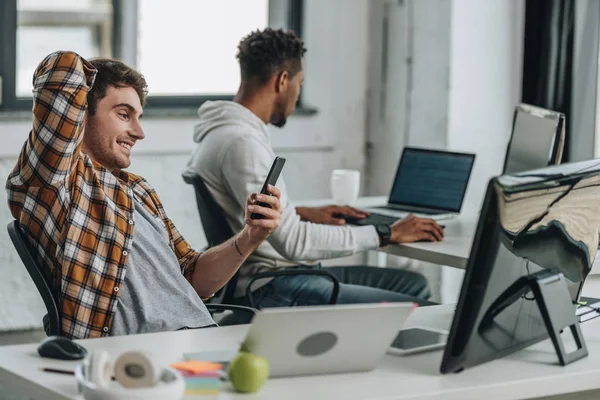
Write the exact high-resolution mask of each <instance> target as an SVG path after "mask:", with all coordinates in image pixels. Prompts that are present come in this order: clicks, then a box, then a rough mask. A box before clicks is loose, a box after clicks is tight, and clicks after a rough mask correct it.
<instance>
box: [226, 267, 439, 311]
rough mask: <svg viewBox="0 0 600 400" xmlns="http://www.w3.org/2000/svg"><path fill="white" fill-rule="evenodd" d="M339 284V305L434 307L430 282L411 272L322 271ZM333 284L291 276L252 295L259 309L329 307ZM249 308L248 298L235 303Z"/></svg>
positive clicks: (329, 281) (283, 277) (318, 278)
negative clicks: (408, 304) (430, 298)
mask: <svg viewBox="0 0 600 400" xmlns="http://www.w3.org/2000/svg"><path fill="white" fill-rule="evenodd" d="M323 270H326V271H328V272H330V273H331V274H333V275H334V276H335V277H336V278H337V279H338V280H339V282H340V292H339V295H338V301H337V304H357V303H380V302H384V301H386V302H414V303H417V304H419V305H422V306H424V305H431V304H433V303H431V302H429V301H427V300H426V299H427V298H429V296H430V295H431V293H430V291H429V286H428V284H427V280H426V279H425V277H424V276H423V275H421V274H418V273H416V272H412V271H405V270H398V269H392V268H377V267H368V266H352V267H323ZM332 289H333V283H332V282H331V280H329V279H327V278H325V277H322V276H315V275H292V276H280V277H276V278H273V280H271V281H270V282H269V283H267V284H266V285H264V286H262V287H260V288H258V289H257V290H255V291H254V292H252V298H253V300H254V302H255V304H256V305H257V306H258V308H266V307H289V306H309V305H322V304H329V299H330V298H331V292H332ZM234 302H235V303H236V304H240V305H245V306H249V305H250V304H249V302H248V299H247V298H246V297H241V298H237V299H235V300H234Z"/></svg>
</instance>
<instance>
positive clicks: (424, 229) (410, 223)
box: [390, 214, 444, 243]
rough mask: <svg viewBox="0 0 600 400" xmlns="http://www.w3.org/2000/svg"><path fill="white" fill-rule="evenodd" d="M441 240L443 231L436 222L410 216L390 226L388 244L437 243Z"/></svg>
mask: <svg viewBox="0 0 600 400" xmlns="http://www.w3.org/2000/svg"><path fill="white" fill-rule="evenodd" d="M443 238H444V230H443V229H442V227H441V226H440V225H439V224H438V223H437V222H435V221H434V220H432V219H429V218H418V217H415V216H414V215H412V214H411V215H409V216H408V217H406V218H404V219H402V220H400V221H398V222H396V223H395V224H393V225H392V237H391V240H390V242H392V243H411V242H418V241H427V242H439V241H441V240H442V239H443Z"/></svg>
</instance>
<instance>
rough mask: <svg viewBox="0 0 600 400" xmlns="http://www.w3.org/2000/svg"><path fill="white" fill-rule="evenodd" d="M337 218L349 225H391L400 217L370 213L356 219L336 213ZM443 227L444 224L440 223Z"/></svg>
mask: <svg viewBox="0 0 600 400" xmlns="http://www.w3.org/2000/svg"><path fill="white" fill-rule="evenodd" d="M336 217H337V218H343V219H344V220H346V222H347V223H349V224H351V225H359V226H367V225H393V224H394V223H395V222H396V221H398V220H401V219H402V218H398V217H391V216H389V215H383V214H377V213H371V214H370V215H369V216H368V217H367V218H363V219H356V218H353V217H349V216H347V215H337V216H336ZM440 226H441V227H442V229H444V228H445V227H446V226H445V225H440Z"/></svg>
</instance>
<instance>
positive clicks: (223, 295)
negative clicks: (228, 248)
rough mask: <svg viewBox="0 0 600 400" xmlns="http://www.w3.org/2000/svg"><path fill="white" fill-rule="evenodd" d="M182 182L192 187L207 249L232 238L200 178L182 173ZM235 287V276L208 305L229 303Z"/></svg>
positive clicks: (220, 211) (227, 225) (227, 226)
mask: <svg viewBox="0 0 600 400" xmlns="http://www.w3.org/2000/svg"><path fill="white" fill-rule="evenodd" d="M183 180H184V181H185V182H186V183H188V184H190V185H192V186H194V191H195V193H196V204H197V206H198V212H199V213H200V220H201V221H202V229H204V235H205V236H206V240H207V241H208V245H209V247H213V246H217V245H219V244H221V243H223V242H225V241H226V240H228V239H229V238H231V237H232V236H233V231H232V230H231V227H230V226H229V223H227V220H226V219H225V216H224V215H223V211H222V209H221V207H220V206H219V204H217V202H216V201H215V199H214V197H213V196H212V195H211V194H210V192H209V191H208V188H207V187H206V184H205V183H204V181H203V180H202V178H201V177H200V176H199V175H198V174H195V173H193V172H189V171H186V172H184V173H183ZM236 285H237V274H236V275H234V276H233V277H232V278H231V279H230V280H229V282H227V284H226V285H225V286H224V287H223V288H222V289H221V290H219V291H218V292H217V293H215V295H214V296H213V297H212V298H211V299H210V300H209V302H210V303H231V302H232V300H233V294H234V292H235V287H236Z"/></svg>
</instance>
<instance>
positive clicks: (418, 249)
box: [299, 196, 477, 269]
mask: <svg viewBox="0 0 600 400" xmlns="http://www.w3.org/2000/svg"><path fill="white" fill-rule="evenodd" d="M387 200H388V198H387V197H385V196H374V197H361V198H359V199H358V202H357V204H356V207H358V208H366V207H372V206H377V205H383V204H386V203H387ZM299 204H301V205H303V206H308V207H317V206H323V205H328V204H333V200H331V199H324V200H310V201H303V202H300V203H299ZM440 224H442V225H445V226H446V228H445V229H444V232H445V237H444V240H443V241H441V242H437V243H426V242H423V243H406V244H393V245H389V246H387V247H385V248H383V249H379V250H378V251H379V252H384V253H386V254H393V255H395V256H401V257H407V258H411V259H414V260H419V261H427V262H430V263H434V264H438V265H447V266H449V267H454V268H460V269H465V268H466V265H467V260H468V259H469V253H470V252H471V245H472V243H473V236H474V235H475V228H476V225H477V218H476V217H471V216H469V217H464V216H460V217H458V218H455V219H449V220H445V221H440ZM376 264H378V265H382V264H383V265H385V261H384V260H380V262H377V263H376ZM383 265H382V266H383Z"/></svg>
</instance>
